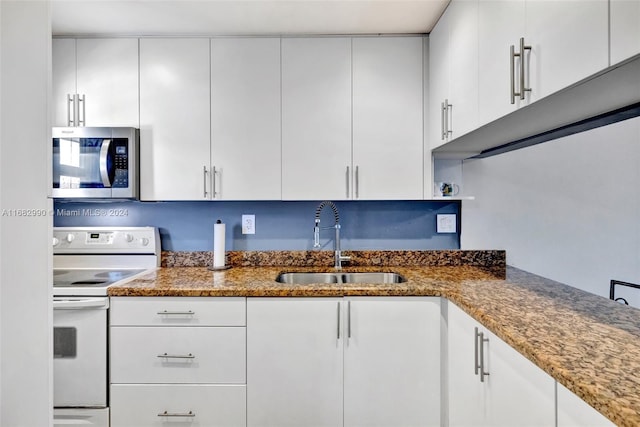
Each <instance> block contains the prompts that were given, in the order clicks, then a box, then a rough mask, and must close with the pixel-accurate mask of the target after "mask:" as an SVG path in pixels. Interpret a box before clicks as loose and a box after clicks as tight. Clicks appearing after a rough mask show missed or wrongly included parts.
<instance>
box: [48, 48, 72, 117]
mask: <svg viewBox="0 0 640 427" xmlns="http://www.w3.org/2000/svg"><path fill="white" fill-rule="evenodd" d="M51 68H52V70H51V71H52V81H53V88H52V97H53V99H52V107H53V125H54V126H69V125H70V124H69V121H70V120H72V117H71V115H72V114H73V111H72V110H70V107H71V106H70V103H69V100H68V97H69V96H73V94H75V93H76V40H75V39H53V40H52V58H51ZM71 108H72V107H71Z"/></svg>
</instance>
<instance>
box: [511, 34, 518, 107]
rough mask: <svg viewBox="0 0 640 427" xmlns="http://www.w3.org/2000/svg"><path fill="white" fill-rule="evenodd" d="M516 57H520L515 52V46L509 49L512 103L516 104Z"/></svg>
mask: <svg viewBox="0 0 640 427" xmlns="http://www.w3.org/2000/svg"><path fill="white" fill-rule="evenodd" d="M516 56H520V54H517V53H516V52H515V46H514V45H511V46H510V48H509V70H510V73H509V76H510V78H511V103H512V104H515V103H516Z"/></svg>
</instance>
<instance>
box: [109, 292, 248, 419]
mask: <svg viewBox="0 0 640 427" xmlns="http://www.w3.org/2000/svg"><path fill="white" fill-rule="evenodd" d="M109 348H110V366H111V370H110V372H111V373H110V391H111V393H110V396H111V397H110V407H111V427H123V426H131V427H133V426H135V427H143V426H166V425H168V424H169V425H189V426H191V427H195V426H202V427H204V426H206V427H214V426H225V427H229V426H239V427H241V426H245V425H246V315H245V299H244V298H171V297H165V298H146V297H137V298H135V297H120V298H118V297H116V298H111V319H110V347H109Z"/></svg>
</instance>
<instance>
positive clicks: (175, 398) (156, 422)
mask: <svg viewBox="0 0 640 427" xmlns="http://www.w3.org/2000/svg"><path fill="white" fill-rule="evenodd" d="M245 393H246V387H245V386H244V385H209V384H207V385H204V384H198V385H184V384H163V385H149V384H117V385H112V386H111V405H110V406H111V427H151V426H157V427H166V426H171V425H175V426H190V427H197V426H199V427H205V426H206V427H244V426H246V394H245ZM165 412H166V413H167V416H165V415H163V414H164V413H165Z"/></svg>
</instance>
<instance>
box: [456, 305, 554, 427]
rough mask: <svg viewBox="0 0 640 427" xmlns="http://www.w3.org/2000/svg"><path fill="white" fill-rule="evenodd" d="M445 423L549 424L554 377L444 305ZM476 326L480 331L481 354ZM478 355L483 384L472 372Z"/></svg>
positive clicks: (468, 317)
mask: <svg viewBox="0 0 640 427" xmlns="http://www.w3.org/2000/svg"><path fill="white" fill-rule="evenodd" d="M447 319H448V340H449V369H448V372H449V425H450V426H496V427H498V426H503V427H510V426H514V425H519V426H531V427H534V426H535V427H538V426H553V425H554V423H555V406H554V405H555V396H554V380H553V379H552V378H551V377H550V376H548V375H547V374H546V373H545V372H544V371H542V370H541V369H539V368H538V367H537V366H535V365H534V364H533V363H532V362H530V361H529V360H528V359H526V358H525V357H524V356H522V355H521V354H520V353H518V352H517V351H515V350H514V349H513V348H511V347H510V346H509V345H507V344H506V343H505V342H504V341H502V340H501V339H499V338H498V337H497V336H495V335H494V334H492V333H491V332H489V331H487V330H486V329H485V328H483V327H482V326H481V325H479V324H478V323H477V322H475V321H474V320H473V319H472V318H471V317H470V316H468V315H467V314H466V313H464V312H463V311H462V310H460V309H459V308H458V307H456V306H455V305H454V304H451V303H449V304H448V313H447ZM475 328H478V330H479V332H482V333H483V334H484V335H483V337H484V340H485V341H484V342H483V343H482V344H481V345H482V350H483V352H482V354H481V352H480V351H479V350H480V342H479V341H478V353H476V339H477V338H476V334H475ZM476 354H477V356H478V361H480V360H479V359H480V356H481V355H482V356H483V358H482V363H483V367H484V372H486V373H488V375H487V376H485V377H484V382H481V381H480V375H479V374H476V373H475V366H476Z"/></svg>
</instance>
